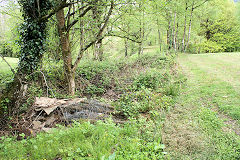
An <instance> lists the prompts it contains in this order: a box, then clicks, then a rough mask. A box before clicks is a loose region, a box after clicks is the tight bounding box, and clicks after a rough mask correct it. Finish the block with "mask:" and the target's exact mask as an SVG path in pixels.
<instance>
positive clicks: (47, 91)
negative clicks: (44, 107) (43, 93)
mask: <svg viewBox="0 0 240 160" xmlns="http://www.w3.org/2000/svg"><path fill="white" fill-rule="evenodd" d="M37 72H40V73H41V74H42V75H43V78H44V81H45V84H46V86H47V97H48V89H50V90H51V92H52V94H53V96H54V98H56V96H55V94H54V93H53V90H52V88H50V87H49V86H48V84H47V79H46V77H45V75H44V73H43V72H42V71H36V72H33V73H32V74H34V73H37ZM32 74H31V75H32Z"/></svg>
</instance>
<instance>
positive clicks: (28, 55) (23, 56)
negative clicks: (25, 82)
mask: <svg viewBox="0 0 240 160" xmlns="http://www.w3.org/2000/svg"><path fill="white" fill-rule="evenodd" d="M19 4H20V5H21V9H22V10H21V11H22V16H23V18H24V22H23V23H22V25H21V26H20V28H19V32H20V39H19V44H20V48H21V49H20V60H19V69H20V70H21V71H22V72H24V73H32V72H33V71H35V70H36V69H37V68H38V66H39V62H40V61H41V59H42V56H43V54H44V50H45V49H44V44H45V40H46V31H45V29H46V27H47V19H45V20H41V17H42V16H44V15H46V14H47V13H48V11H49V10H50V9H51V3H50V1H48V0H45V1H41V3H39V2H38V4H37V1H35V0H29V1H25V0H20V1H19ZM33 6H38V7H39V11H37V10H33V9H32V7H33Z"/></svg>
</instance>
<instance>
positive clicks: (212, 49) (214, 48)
mask: <svg viewBox="0 0 240 160" xmlns="http://www.w3.org/2000/svg"><path fill="white" fill-rule="evenodd" d="M223 51H224V48H223V47H222V45H221V44H218V43H217V42H214V41H205V42H203V43H202V44H201V52H204V53H217V52H223Z"/></svg>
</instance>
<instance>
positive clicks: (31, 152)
mask: <svg viewBox="0 0 240 160" xmlns="http://www.w3.org/2000/svg"><path fill="white" fill-rule="evenodd" d="M159 133H160V126H159V124H158V123H156V121H153V120H150V119H148V120H146V118H140V119H139V120H136V119H135V120H134V119H132V120H130V121H129V122H127V123H125V124H124V125H116V124H115V123H114V122H113V121H112V120H111V119H109V120H108V121H106V122H102V121H98V122H97V123H96V124H90V123H89V122H74V123H73V124H72V126H71V127H69V128H65V127H61V126H60V127H59V128H57V129H53V130H52V131H51V134H45V133H41V134H38V135H37V136H36V137H35V138H30V139H24V140H22V141H16V140H15V139H14V138H3V140H2V143H1V144H0V150H1V152H0V158H1V159H57V158H62V159H101V160H114V159H118V160H121V159H146V160H147V159H149V160H152V159H155V160H157V159H158V160H159V159H163V157H164V155H165V154H166V153H165V152H164V148H165V147H164V145H163V144H161V135H160V134H159ZM23 136H24V135H23Z"/></svg>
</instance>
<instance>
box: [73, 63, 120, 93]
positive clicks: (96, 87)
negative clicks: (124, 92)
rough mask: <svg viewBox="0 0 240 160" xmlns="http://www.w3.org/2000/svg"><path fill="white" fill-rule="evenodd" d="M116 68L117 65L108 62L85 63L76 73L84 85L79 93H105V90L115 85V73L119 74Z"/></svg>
mask: <svg viewBox="0 0 240 160" xmlns="http://www.w3.org/2000/svg"><path fill="white" fill-rule="evenodd" d="M118 67H119V66H118V65H117V63H113V62H110V61H103V62H99V61H95V62H90V61H85V62H84V63H83V64H81V65H80V66H79V67H78V69H77V72H76V74H77V75H78V76H77V78H79V80H81V79H82V80H83V81H84V82H85V84H86V86H85V88H83V89H82V90H81V92H82V93H86V94H90V95H94V94H95V95H99V94H103V93H105V92H106V90H107V89H110V88H112V87H113V86H114V85H115V79H116V78H117V77H116V73H117V72H119V68H118Z"/></svg>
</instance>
